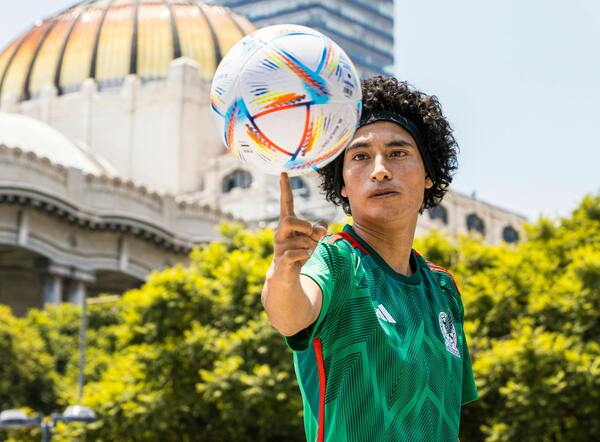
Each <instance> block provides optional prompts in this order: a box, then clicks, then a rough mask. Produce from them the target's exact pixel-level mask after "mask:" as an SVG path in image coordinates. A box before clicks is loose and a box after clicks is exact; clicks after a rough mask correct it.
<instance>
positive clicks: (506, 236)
mask: <svg viewBox="0 0 600 442" xmlns="http://www.w3.org/2000/svg"><path fill="white" fill-rule="evenodd" d="M502 239H503V240H504V241H506V242H508V243H513V242H517V241H518V240H519V232H517V231H516V230H515V229H514V228H513V226H506V227H505V228H504V229H502Z"/></svg>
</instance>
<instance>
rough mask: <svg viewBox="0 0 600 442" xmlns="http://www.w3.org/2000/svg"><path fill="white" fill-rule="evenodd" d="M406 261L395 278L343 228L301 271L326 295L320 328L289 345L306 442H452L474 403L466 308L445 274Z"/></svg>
mask: <svg viewBox="0 0 600 442" xmlns="http://www.w3.org/2000/svg"><path fill="white" fill-rule="evenodd" d="M410 262H411V267H412V269H414V270H415V272H414V274H413V275H411V276H410V277H407V276H404V275H401V274H399V273H397V272H395V271H394V270H393V269H392V268H391V267H390V266H389V265H388V264H387V263H386V262H385V261H384V260H383V259H382V258H381V257H380V256H379V255H378V254H377V252H375V250H374V249H372V248H371V247H370V246H369V244H368V243H366V242H365V241H363V240H362V239H361V238H360V237H359V236H358V235H357V234H356V233H355V232H354V231H353V230H352V227H350V226H349V225H346V226H345V227H344V230H343V232H340V234H338V235H331V236H327V237H325V238H323V239H322V240H321V241H320V242H319V245H318V247H317V249H316V250H315V253H313V255H312V256H311V258H310V259H309V260H308V261H307V262H306V264H305V265H304V266H303V268H302V271H301V273H302V274H303V275H306V276H308V277H310V278H311V279H313V280H314V281H315V282H316V283H317V284H318V285H319V287H320V288H321V291H322V293H323V303H322V308H321V313H320V314H319V317H318V318H317V320H316V321H315V323H314V324H313V325H311V326H310V327H309V328H307V329H306V330H303V331H302V332H300V333H298V334H297V335H295V336H292V337H288V338H286V343H287V345H288V346H289V347H290V348H291V349H292V350H294V367H295V371H296V376H297V378H298V383H299V386H300V391H301V394H302V399H303V403H304V425H305V431H306V437H307V440H308V441H321V440H324V441H335V442H344V441H352V442H356V441H369V442H374V441H411V442H415V441H440V442H441V441H451V442H456V440H457V438H458V429H459V423H460V407H461V405H464V404H466V403H468V402H471V401H474V400H476V399H477V389H476V388H475V383H474V379H473V372H472V369H471V360H470V356H469V350H468V347H467V342H466V340H465V335H464V331H463V315H464V312H463V305H462V301H461V298H460V294H459V292H458V289H457V287H456V285H455V282H454V279H453V277H452V276H451V275H450V274H449V273H448V271H447V270H445V269H442V268H441V267H438V266H436V265H435V264H432V263H429V262H428V261H426V260H425V259H424V258H423V257H422V256H420V255H419V254H418V253H416V252H415V251H414V250H412V251H411V256H410ZM320 360H322V364H320V363H319V361H320ZM320 365H321V367H320ZM319 370H321V377H320V376H319ZM322 379H324V380H325V383H324V388H322V387H323V386H322V385H321V380H322ZM323 393H324V397H323V398H322V397H321V395H323ZM323 401H324V408H325V413H324V415H321V408H322V407H321V403H322V402H323ZM320 418H321V425H319V422H320V421H319V419H320Z"/></svg>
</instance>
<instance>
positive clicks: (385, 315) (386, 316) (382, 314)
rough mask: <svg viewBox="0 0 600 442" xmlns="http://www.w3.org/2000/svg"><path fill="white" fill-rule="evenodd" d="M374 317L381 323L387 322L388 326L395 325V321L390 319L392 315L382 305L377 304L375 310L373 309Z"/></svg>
mask: <svg viewBox="0 0 600 442" xmlns="http://www.w3.org/2000/svg"><path fill="white" fill-rule="evenodd" d="M375 315H377V317H378V318H379V319H381V320H382V321H386V322H389V323H390V324H395V323H396V320H395V319H394V318H392V315H390V312H388V311H387V309H386V308H385V307H384V306H383V304H379V306H378V307H377V309H375Z"/></svg>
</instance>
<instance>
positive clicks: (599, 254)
mask: <svg viewBox="0 0 600 442" xmlns="http://www.w3.org/2000/svg"><path fill="white" fill-rule="evenodd" d="M341 228H342V226H341V225H334V226H330V231H331V232H337V231H339V230H341ZM526 231H527V238H526V240H525V241H523V242H522V243H519V244H517V245H506V244H502V245H495V246H492V245H486V244H484V243H482V241H481V239H480V238H478V237H470V236H464V237H461V238H459V239H458V240H456V241H454V240H450V239H449V238H447V237H446V236H444V235H443V234H441V233H439V232H432V233H430V234H428V235H427V236H425V237H421V238H417V239H416V240H415V245H414V247H415V249H416V250H418V251H419V252H420V253H421V254H422V255H424V256H425V257H427V258H428V259H430V260H431V261H433V262H435V263H437V264H439V265H441V266H443V267H447V268H449V269H450V270H451V271H452V272H453V274H454V275H455V277H456V280H457V282H458V284H459V288H460V290H461V294H462V298H463V303H464V305H465V315H466V316H465V318H466V322H465V330H466V332H467V335H468V338H469V346H470V349H471V355H472V359H473V368H474V371H475V378H476V382H477V386H478V390H479V396H480V398H479V400H478V401H476V402H474V403H472V404H469V405H467V406H466V407H464V409H463V416H462V420H461V440H462V441H463V442H465V441H467V442H469V441H483V440H485V441H487V442H496V441H520V442H521V441H522V442H533V441H535V442H538V441H542V442H545V441H548V442H550V441H552V442H553V441H577V442H579V441H593V440H597V439H599V438H600V421H599V420H598V419H597V416H600V397H599V396H600V385H599V384H600V344H599V342H600V195H598V196H588V197H586V198H584V199H583V201H582V203H581V205H580V206H579V207H578V208H577V209H576V210H575V211H574V212H573V213H572V215H571V216H570V217H567V218H563V219H560V220H558V221H552V220H549V219H541V220H539V221H538V222H537V223H535V224H533V225H528V226H526ZM221 232H222V235H223V236H224V238H225V241H223V242H215V243H211V244H208V245H206V246H205V247H201V248H197V249H195V250H194V251H193V252H192V254H191V255H190V264H189V266H182V265H177V266H174V267H172V268H168V269H166V270H164V271H162V272H155V273H153V274H152V275H151V276H150V277H149V279H148V281H147V283H146V284H145V285H144V286H143V287H142V288H140V289H138V290H131V291H129V292H128V293H126V294H125V295H124V296H123V297H122V298H121V299H119V300H117V301H116V302H112V303H105V304H94V305H89V308H88V322H89V327H90V328H89V331H88V352H87V364H86V373H85V374H86V380H87V385H86V390H85V395H84V403H85V404H86V405H88V406H90V407H92V408H93V409H94V410H96V412H97V413H98V415H99V417H100V419H99V421H98V422H96V423H94V424H91V425H88V426H86V427H84V426H77V425H74V424H69V425H64V424H59V426H58V428H57V429H56V433H55V439H54V440H56V441H59V442H60V441H65V442H66V441H71V440H94V441H113V440H119V441H125V442H127V441H142V440H143V441H154V440H155V441H192V440H210V441H217V442H218V441H225V440H227V441H229V440H235V441H242V442H243V441H256V440H260V441H295V440H298V441H300V440H304V431H303V428H302V416H301V400H300V393H299V391H298V387H297V384H296V380H295V375H294V370H293V366H292V358H291V352H290V351H289V350H287V349H286V347H285V346H284V342H283V339H282V338H281V336H279V335H278V334H277V332H276V331H275V330H274V329H273V328H272V327H271V326H270V325H269V323H268V320H267V317H266V314H265V313H264V312H263V309H262V305H261V302H260V293H261V289H262V285H263V280H264V275H265V273H266V270H267V267H268V265H269V262H270V259H271V254H272V252H273V248H272V247H273V232H272V231H270V230H260V231H258V232H249V231H247V230H245V229H244V228H243V227H242V226H241V225H239V224H224V225H222V226H221ZM79 324H80V310H79V309H77V308H75V307H73V306H70V305H61V306H59V307H55V308H49V309H47V310H44V311H36V310H33V311H31V312H30V313H29V314H28V315H27V316H26V317H25V318H22V319H19V318H14V317H13V316H12V315H11V314H10V312H9V310H8V309H6V308H0V358H1V359H0V360H1V361H2V365H0V403H2V404H3V407H4V406H5V405H4V404H10V406H11V407H13V406H14V407H17V406H26V407H30V408H31V409H35V410H41V411H43V412H45V413H48V412H51V411H58V410H61V409H63V408H64V407H66V406H67V405H69V404H71V403H73V402H74V401H75V399H76V394H77V389H76V385H77V379H76V378H77V363H78V356H79V355H78V333H79ZM11 436H12V437H13V439H11V440H19V441H33V440H39V437H40V434H39V431H36V430H32V431H30V432H20V433H14V434H12V433H11Z"/></svg>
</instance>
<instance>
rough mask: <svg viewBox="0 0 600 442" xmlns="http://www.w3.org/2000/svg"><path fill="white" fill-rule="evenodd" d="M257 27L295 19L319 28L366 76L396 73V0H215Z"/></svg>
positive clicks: (295, 21)
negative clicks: (394, 64) (394, 67)
mask: <svg viewBox="0 0 600 442" xmlns="http://www.w3.org/2000/svg"><path fill="white" fill-rule="evenodd" d="M212 3H218V4H221V5H223V6H228V7H230V8H231V9H233V10H235V11H236V12H239V13H241V14H243V15H245V16H246V17H247V18H248V19H249V20H250V21H251V22H252V23H253V24H254V26H256V27H257V28H261V27H264V26H269V25H274V24H281V23H294V24H299V25H304V26H309V27H311V28H314V29H317V30H318V31H320V32H322V33H324V34H325V35H327V36H329V37H330V38H332V39H333V40H334V41H335V42H336V43H337V44H339V45H340V46H341V47H342V48H343V49H344V50H345V51H346V52H347V53H348V55H349V56H350V58H351V59H352V61H353V62H354V64H355V65H356V67H357V69H358V70H359V72H360V74H361V76H362V77H363V78H366V77H370V76H372V75H376V74H387V75H393V63H394V11H393V9H394V7H393V5H394V2H393V0H327V1H314V0H213V1H212Z"/></svg>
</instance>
